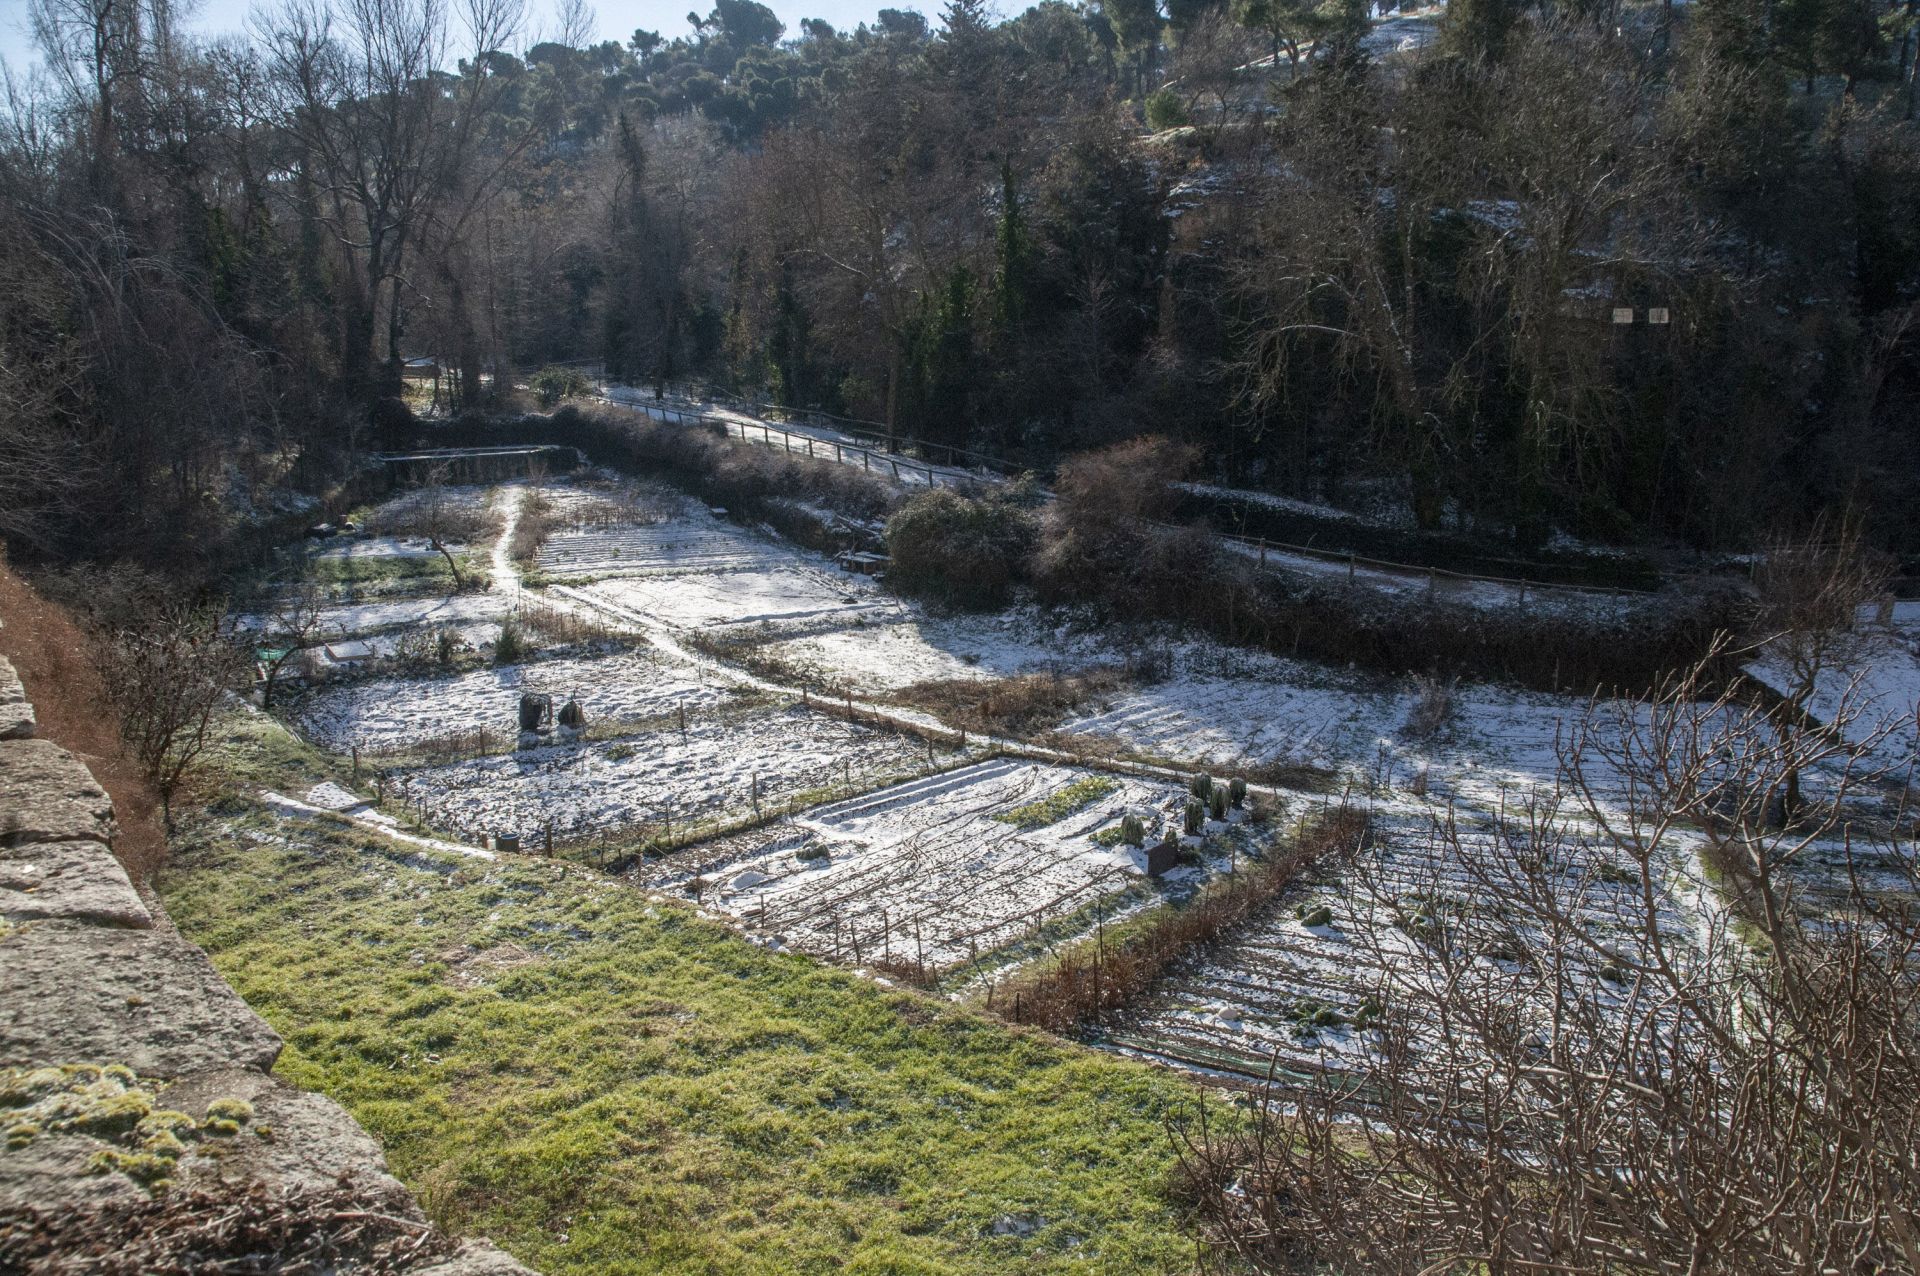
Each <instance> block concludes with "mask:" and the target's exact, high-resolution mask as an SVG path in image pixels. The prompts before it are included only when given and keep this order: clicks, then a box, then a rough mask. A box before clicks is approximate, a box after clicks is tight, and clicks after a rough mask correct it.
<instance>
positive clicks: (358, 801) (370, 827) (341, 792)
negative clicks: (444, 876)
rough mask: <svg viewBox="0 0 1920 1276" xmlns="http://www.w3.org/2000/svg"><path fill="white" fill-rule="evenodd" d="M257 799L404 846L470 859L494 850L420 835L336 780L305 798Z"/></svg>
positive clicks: (285, 812) (284, 812) (269, 795)
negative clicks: (402, 825) (407, 829)
mask: <svg viewBox="0 0 1920 1276" xmlns="http://www.w3.org/2000/svg"><path fill="white" fill-rule="evenodd" d="M260 800H261V801H262V802H264V803H266V805H267V808H268V809H269V810H271V811H272V812H273V813H274V814H276V815H279V816H282V817H293V818H306V819H323V820H325V819H332V820H339V821H342V822H343V823H346V824H350V825H352V826H354V827H355V828H359V829H364V830H365V831H367V832H369V833H377V834H378V835H380V836H381V837H384V838H387V839H389V840H390V841H395V842H401V843H404V844H405V845H407V846H418V847H421V848H422V849H424V850H429V851H443V852H445V853H447V854H449V855H465V856H469V857H471V858H473V859H482V860H490V859H492V858H493V857H494V856H493V852H492V851H486V850H482V849H480V848H479V847H477V846H462V845H461V844H460V843H458V842H449V841H446V840H444V839H442V838H437V837H421V836H420V835H419V834H418V833H409V832H407V831H405V830H404V829H402V828H401V827H400V822H399V821H398V820H396V819H394V818H393V817H392V816H391V815H387V814H386V813H384V812H382V811H377V810H375V809H374V808H373V807H372V806H370V805H369V804H368V803H367V802H366V801H365V800H364V799H362V798H359V797H356V796H355V795H354V794H351V793H349V792H347V791H346V790H345V789H343V788H341V787H340V786H339V785H337V784H322V785H317V786H316V787H315V788H314V790H313V792H311V793H309V794H307V800H306V801H304V802H302V801H300V800H299V799H298V798H290V797H286V796H284V795H282V794H279V793H274V792H271V791H269V792H265V793H262V794H261V795H260Z"/></svg>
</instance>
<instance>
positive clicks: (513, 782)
mask: <svg viewBox="0 0 1920 1276" xmlns="http://www.w3.org/2000/svg"><path fill="white" fill-rule="evenodd" d="M924 756H925V755H924V746H923V745H921V744H920V743H919V742H918V741H916V740H911V739H909V738H907V737H904V736H899V735H895V734H893V733H891V732H885V731H876V730H874V729H872V728H870V727H865V726H861V725H858V724H853V723H848V722H845V721H841V720H839V719H835V718H830V717H827V716H825V715H823V714H819V713H813V712H810V711H808V710H805V709H798V708H793V709H778V710H755V711H749V712H715V711H709V712H707V713H704V714H698V713H694V712H691V711H689V713H688V715H687V729H686V731H684V732H682V731H680V730H679V729H678V728H677V727H667V728H665V729H658V730H653V731H647V732H642V733H640V734H636V735H629V736H625V737H622V738H621V739H618V740H614V741H611V742H607V743H591V744H571V745H569V744H555V745H549V746H545V747H542V748H538V749H527V750H522V751H519V752H515V753H511V754H505V755H498V756H492V757H482V758H475V759H471V760H469V761H465V762H458V763H454V764H451V765H448V766H437V767H420V768H415V769H409V770H405V771H402V772H399V773H396V774H395V775H394V776H393V778H392V779H391V780H390V781H389V782H388V785H387V792H388V794H389V796H400V797H402V798H404V799H405V800H406V801H408V802H409V803H411V804H412V805H413V806H414V807H415V809H418V810H421V811H422V812H423V814H424V816H425V818H426V820H427V822H428V823H430V824H432V825H433V826H435V827H437V828H442V829H446V830H449V831H452V832H456V833H458V834H460V835H462V836H465V837H470V838H474V839H479V838H482V837H487V836H492V835H495V834H500V833H517V834H520V835H522V836H525V837H528V838H532V837H534V836H535V835H537V834H540V833H542V832H544V830H545V829H546V828H547V826H548V824H549V822H551V823H552V826H553V828H554V830H555V836H556V837H559V838H563V839H564V838H568V837H574V836H579V835H582V834H586V833H594V832H605V831H611V830H616V829H622V828H629V827H632V826H635V825H664V824H667V823H672V824H674V825H681V826H685V825H687V824H691V823H695V822H700V821H707V820H716V819H718V820H727V819H733V818H744V817H745V816H747V815H750V814H751V813H752V811H753V809H754V807H753V797H754V792H755V788H756V785H757V788H758V792H759V795H760V800H761V802H762V804H763V805H767V804H778V803H781V802H784V801H786V800H787V799H788V798H790V797H792V796H793V795H795V794H799V793H804V792H807V791H809V790H812V789H816V788H819V787H821V786H823V785H826V784H828V783H840V782H842V781H843V780H845V779H852V780H858V779H859V777H861V776H863V775H864V776H869V777H873V776H884V775H887V774H895V773H899V772H903V771H906V770H908V769H910V768H912V767H913V766H915V765H917V764H918V762H919V761H920V760H921V759H922V758H923V757H924ZM396 790H397V792H396Z"/></svg>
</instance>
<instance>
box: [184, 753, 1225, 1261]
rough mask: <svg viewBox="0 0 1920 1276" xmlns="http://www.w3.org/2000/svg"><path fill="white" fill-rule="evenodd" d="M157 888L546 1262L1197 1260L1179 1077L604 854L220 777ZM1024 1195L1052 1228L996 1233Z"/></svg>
mask: <svg viewBox="0 0 1920 1276" xmlns="http://www.w3.org/2000/svg"><path fill="white" fill-rule="evenodd" d="M223 752H224V756H223V758H222V761H223V762H224V763H225V764H226V766H227V768H228V772H229V774H232V775H234V776H235V777H236V778H239V779H243V780H250V781H251V782H253V783H260V782H263V781H269V780H271V779H273V778H274V777H276V776H277V777H279V778H280V781H281V783H282V784H283V786H285V787H288V788H292V787H294V786H295V784H296V780H297V778H298V777H299V776H301V775H302V774H304V775H305V776H306V777H307V778H309V779H310V778H312V777H313V776H315V775H317V774H320V773H322V772H323V771H324V770H326V769H327V767H328V765H329V764H328V763H327V761H326V760H325V759H324V758H321V757H319V756H318V755H315V754H313V753H312V752H311V751H309V750H306V749H305V748H304V747H303V746H300V745H298V744H297V743H295V742H293V741H292V740H291V738H290V737H288V736H286V735H285V734H284V733H283V732H281V731H279V729H278V728H275V727H270V726H267V725H265V724H264V723H263V721H262V720H261V719H258V718H255V719H253V720H252V721H251V723H250V724H249V725H246V726H245V727H244V728H241V729H239V730H238V731H236V733H235V734H234V735H233V736H231V737H230V738H229V739H228V741H227V742H226V744H225V747H224V751H223ZM216 812H217V813H216ZM163 893H164V895H165V897H166V901H167V904H168V907H169V909H170V910H171V912H172V914H173V916H174V918H175V920H176V921H177V922H178V923H179V924H180V926H181V927H182V929H183V930H185V931H186V932H187V933H188V934H189V935H190V936H191V937H192V938H194V939H195V940H196V941H198V942H200V943H202V944H204V945H205V946H206V947H207V949H208V951H209V952H210V953H211V954H212V955H213V959H214V961H215V963H216V964H217V965H218V966H219V968H220V969H221V971H222V972H223V973H224V974H226V976H227V977H228V978H229V979H230V980H232V981H233V983H234V985H235V987H236V988H238V989H239V990H240V992H241V993H242V994H243V995H244V996H245V997H246V999H247V1000H248V1001H249V1002H250V1003H251V1004H252V1005H253V1006H254V1007H255V1008H257V1009H258V1010H259V1011H260V1012H261V1013H262V1014H263V1015H264V1016H265V1017H266V1018H267V1019H268V1021H269V1022H271V1023H272V1024H273V1025H274V1027H275V1028H277V1029H278V1030H279V1031H280V1032H281V1033H282V1034H284V1035H285V1036H286V1038H287V1042H288V1047H287V1051H286V1053H285V1055H284V1056H283V1058H282V1060H281V1063H280V1066H279V1071H280V1072H281V1074H282V1075H284V1076H285V1077H287V1078H288V1079H289V1080H291V1081H293V1082H295V1083H297V1084H300V1085H304V1086H308V1087H312V1088H315V1089H319V1090H323V1091H325V1092H326V1093H328V1094H331V1095H333V1096H334V1097H335V1098H337V1099H339V1100H340V1101H341V1102H343V1103H344V1104H346V1106H347V1107H348V1108H350V1109H351V1110H352V1111H353V1112H354V1114H355V1115H356V1116H358V1117H359V1118H360V1119H361V1121H362V1122H363V1123H365V1124H366V1126H367V1127H368V1128H369V1129H370V1130H372V1131H373V1133H374V1134H375V1135H376V1136H377V1137H378V1138H379V1139H380V1141H381V1142H382V1144H383V1145H384V1146H385V1147H386V1148H387V1151H388V1156H389V1159H390V1161H391V1163H392V1165H393V1167H394V1169H395V1171H396V1172H397V1173H398V1174H399V1175H400V1176H401V1177H402V1178H403V1179H405V1180H406V1181H407V1182H408V1183H410V1184H411V1185H413V1186H414V1187H415V1188H416V1190H418V1191H419V1192H420V1193H421V1195H422V1197H423V1200H424V1201H425V1202H426V1204H427V1205H428V1207H429V1209H430V1210H432V1211H433V1212H434V1213H435V1215H436V1216H437V1217H438V1218H439V1219H441V1220H442V1221H443V1222H446V1223H447V1224H449V1225H451V1226H453V1227H455V1228H457V1229H461V1230H464V1231H469V1232H479V1233H485V1234H489V1235H491V1236H493V1237H494V1238H495V1239H496V1240H498V1241H500V1242H501V1243H503V1244H505V1245H506V1246H508V1248H510V1249H511V1250H513V1251H514V1252H515V1253H516V1254H518V1255H519V1256H520V1257H522V1258H524V1259H526V1260H527V1261H529V1262H531V1263H532V1264H533V1265H535V1266H536V1267H538V1268H539V1269H540V1270H541V1271H543V1272H545V1273H548V1274H549V1276H562V1274H563V1273H570V1272H595V1273H601V1272H604V1273H627V1272H715V1273H719V1272H729V1273H731V1272H769V1273H771V1272H825V1271H850V1272H980V1273H988V1272H1003V1271H1010V1270H1018V1271H1023V1272H1067V1271H1098V1272H1103V1273H1104V1272H1131V1271H1164V1270H1168V1269H1172V1268H1179V1267H1183V1266H1185V1262H1186V1259H1187V1258H1188V1257H1189V1256H1190V1254H1191V1245H1190V1242H1186V1241H1184V1240H1183V1239H1182V1238H1181V1236H1180V1233H1179V1228H1178V1224H1177V1219H1176V1217H1175V1212H1174V1209H1173V1207H1172V1206H1171V1205H1170V1204H1169V1203H1168V1201H1167V1199H1166V1196H1165V1182H1166V1177H1167V1172H1168V1169H1169V1165H1170V1161H1171V1153H1170V1149H1169V1145H1168V1141H1167V1137H1166V1134H1165V1132H1164V1129H1163V1125H1162V1122H1163V1120H1164V1119H1165V1118H1167V1117H1168V1116H1170V1115H1172V1116H1177V1115H1179V1114H1180V1113H1182V1112H1185V1111H1189V1110H1190V1109H1191V1105H1192V1104H1193V1103H1194V1102H1195V1099H1194V1097H1193V1094H1194V1092H1193V1091H1192V1090H1190V1089H1188V1088H1187V1087H1185V1086H1184V1085H1182V1084H1181V1083H1180V1082H1178V1081H1176V1080H1174V1079H1172V1078H1170V1077H1167V1076H1165V1075H1163V1074H1157V1073H1154V1072H1152V1071H1150V1070H1148V1069H1146V1068H1144V1067H1140V1066H1136V1065H1133V1064H1130V1063H1128V1062H1126V1061H1123V1060H1119V1059H1116V1058H1112V1057H1110V1056H1104V1055H1100V1054H1096V1053H1093V1052H1090V1051H1086V1050H1082V1049H1079V1048H1076V1047H1073V1046H1068V1045H1064V1044H1061V1043H1059V1042H1057V1041H1054V1040H1052V1039H1050V1038H1046V1037H1043V1036H1039V1035H1034V1034H1028V1033H1021V1032H1015V1031H1011V1030H1009V1029H1006V1028H1004V1027H1002V1026H1000V1025H998V1024H996V1023H994V1022H993V1021H991V1020H988V1019H985V1018H982V1017H979V1016H976V1015H974V1014H971V1013H967V1012H963V1011H959V1010H956V1009H954V1008H952V1007H949V1006H947V1005H944V1004H942V1003H940V1002H938V1001H936V1000H933V999H931V998H928V997H925V996H921V995H918V994H909V993H902V992H889V991H887V990H885V989H882V988H879V987H877V986H875V985H873V984H871V983H869V982H867V981H865V980H862V979H858V978H855V977H853V976H851V975H848V974H845V973H842V972H839V971H836V970H832V969H830V968H827V967H823V966H821V965H819V964H818V963H815V962H813V961H811V960H809V959H806V958H803V957H798V956H792V955H786V954H776V953H771V952H768V951H766V950H764V949H761V948H757V947H755V946H753V945H752V944H749V943H747V942H745V941H744V940H742V939H740V938H739V937H738V936H736V935H735V934H734V933H733V932H732V931H730V930H728V929H727V928H725V927H723V926H720V925H718V924H715V923H712V922H708V921H705V920H702V919H701V918H699V917H698V916H697V915H695V914H694V913H693V912H691V911H690V910H688V909H686V908H684V907H681V906H677V905H671V904H655V903H650V902H649V901H648V899H647V898H646V897H645V896H644V895H642V894H641V893H639V892H638V891H635V890H633V889H632V888H630V887H626V886H621V885H615V884H612V883H610V882H608V881H606V880H605V879H603V878H600V877H598V876H597V875H595V874H592V873H590V872H587V871H585V870H582V869H578V868H573V869H567V868H563V867H561V866H559V865H555V864H552V863H547V862H541V861H534V860H525V861H515V862H511V863H506V864H488V863H484V862H480V861H455V860H443V859H440V858H438V857H433V856H426V855H414V854H409V853H405V852H403V851H401V850H399V849H396V848H386V847H382V846H381V845H379V844H377V843H375V842H374V840H373V839H370V838H368V837H366V836H362V835H359V834H356V833H352V832H347V831H341V830H338V829H334V828H329V827H327V826H323V825H314V824H309V823H305V822H298V821H294V822H285V821H282V822H275V821H273V820H272V819H271V818H270V817H268V816H266V815H265V814H263V813H262V812H261V811H260V810H259V809H257V808H255V807H253V806H252V805H251V804H250V803H247V802H244V801H240V800H237V799H235V798H232V797H229V798H227V799H225V800H218V799H216V802H215V806H214V809H213V810H211V811H208V812H205V813H203V814H201V815H200V816H198V817H197V818H196V820H195V822H194V826H193V828H192V829H191V830H190V831H189V832H187V833H186V834H185V835H183V836H182V837H181V838H180V839H178V841H177V842H176V850H175V858H174V866H173V868H172V870H171V871H170V873H169V875H168V876H167V878H166V879H165V881H164V882H163ZM475 951H478V952H483V953H490V954H492V955H493V956H495V957H500V958H506V959H509V960H520V959H522V958H527V959H529V960H525V961H524V964H519V965H508V964H505V963H504V962H503V963H489V962H487V961H464V962H463V961H462V958H463V957H468V956H470V955H471V954H472V953H473V952H475ZM1009 1216H1012V1219H1017V1220H1020V1221H1021V1222H1023V1223H1024V1222H1028V1221H1031V1222H1033V1223H1036V1224H1037V1226H1036V1227H1035V1229H1034V1230H1033V1231H1032V1233H1031V1234H1030V1235H1025V1236H1021V1235H1017V1234H1016V1235H996V1234H995V1227H994V1225H995V1223H996V1221H1002V1222H1003V1223H1004V1222H1007V1221H1012V1220H1011V1219H1009ZM1003 1230H1004V1229H1003Z"/></svg>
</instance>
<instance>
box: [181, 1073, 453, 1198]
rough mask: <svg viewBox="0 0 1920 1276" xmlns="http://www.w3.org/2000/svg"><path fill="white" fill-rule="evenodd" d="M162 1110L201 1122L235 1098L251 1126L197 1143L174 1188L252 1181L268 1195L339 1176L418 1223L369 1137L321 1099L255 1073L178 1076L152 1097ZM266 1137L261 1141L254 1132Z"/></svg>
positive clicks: (321, 1185)
mask: <svg viewBox="0 0 1920 1276" xmlns="http://www.w3.org/2000/svg"><path fill="white" fill-rule="evenodd" d="M156 1097H157V1099H158V1101H159V1104H160V1106H161V1107H163V1108H170V1109H173V1110H175V1111H179V1112H185V1113H186V1114H187V1115H189V1116H191V1117H193V1119H194V1120H196V1121H199V1120H204V1119H205V1117H206V1114H207V1105H208V1104H209V1103H212V1102H214V1101H215V1100H216V1099H241V1100H244V1101H245V1102H247V1103H248V1104H250V1105H252V1107H253V1119H252V1120H251V1121H249V1122H247V1123H246V1124H245V1125H244V1126H242V1128H241V1132H240V1134H239V1135H238V1136H237V1137H235V1138H231V1139H205V1140H203V1141H201V1143H200V1144H199V1145H198V1146H197V1148H196V1151H195V1154H194V1155H193V1156H192V1157H190V1158H188V1159H187V1160H186V1161H184V1162H182V1164H181V1171H182V1174H181V1178H180V1180H179V1181H181V1182H184V1183H188V1184H190V1185H193V1186H201V1187H210V1186H211V1184H210V1183H209V1182H207V1180H209V1179H224V1180H228V1181H235V1180H238V1181H243V1182H245V1181H258V1182H262V1183H265V1184H267V1185H269V1186H271V1187H274V1188H281V1187H304V1188H312V1189H316V1190H318V1189H325V1188H331V1187H332V1186H333V1185H334V1184H335V1183H337V1182H338V1181H339V1180H340V1178H341V1177H342V1176H343V1175H344V1176H348V1177H351V1178H352V1179H353V1180H354V1181H355V1182H356V1183H358V1184H360V1185H361V1186H362V1187H363V1188H369V1189H371V1190H373V1191H374V1192H376V1193H378V1194H379V1195H381V1196H383V1197H388V1198H391V1199H392V1200H393V1201H394V1202H396V1203H395V1204H394V1205H393V1206H391V1207H390V1208H389V1212H395V1211H397V1212H398V1214H399V1215H401V1216H404V1217H407V1218H410V1219H415V1220H420V1221H424V1219H425V1216H424V1215H422V1214H421V1213H420V1212H419V1210H418V1208H417V1207H415V1206H414V1204H413V1203H412V1200H411V1198H409V1197H408V1196H407V1193H406V1189H405V1188H403V1187H402V1186H401V1185H400V1182H399V1180H397V1179H395V1178H394V1177H393V1176H392V1175H391V1174H389V1173H388V1172H387V1162H386V1158H385V1157H384V1156H383V1155H382V1154H381V1152H380V1145H379V1144H378V1143H376V1142H374V1140H373V1136H372V1135H370V1134H368V1133H367V1132H366V1131H365V1130H363V1129H362V1128H361V1127H360V1123H359V1122H358V1121H355V1120H354V1119H353V1116H352V1114H350V1113H349V1112H348V1111H347V1110H346V1109H345V1108H343V1107H341V1106H340V1105H339V1104H337V1103H335V1102H334V1101H333V1100H332V1099H329V1098H327V1097H326V1096H325V1095H322V1094H311V1093H308V1092H307V1091H305V1090H296V1089H294V1088H293V1087H292V1086H289V1085H286V1084H284V1083H282V1082H279V1081H276V1080H274V1079H273V1078H272V1077H270V1076H267V1075H265V1074H264V1073H259V1072H250V1071H247V1070H246V1069H242V1068H229V1069H224V1070H222V1071H218V1072H203V1073H199V1074H197V1075H195V1076H191V1077H185V1078H182V1079H180V1080H178V1081H175V1082H174V1083H173V1084H172V1085H169V1086H167V1087H166V1088H165V1089H163V1090H161V1091H160V1093H159V1095H158V1096H156ZM263 1131H264V1132H265V1134H266V1137H262V1132H263Z"/></svg>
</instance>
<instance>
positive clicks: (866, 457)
mask: <svg viewBox="0 0 1920 1276" xmlns="http://www.w3.org/2000/svg"><path fill="white" fill-rule="evenodd" d="M872 468H873V453H871V452H868V451H865V450H864V449H863V450H862V451H861V453H860V469H861V471H862V472H865V471H868V470H871V469H872Z"/></svg>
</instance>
